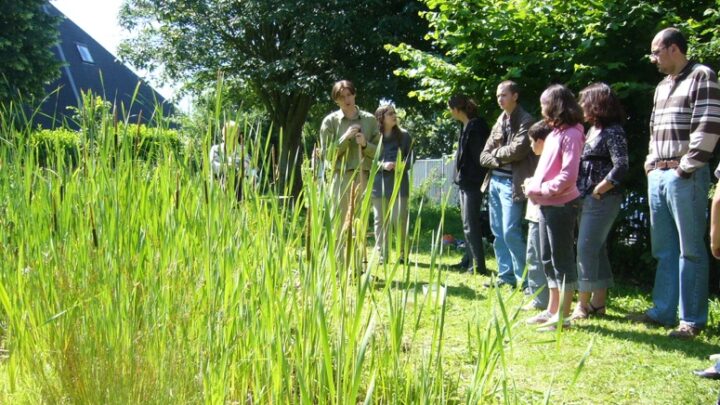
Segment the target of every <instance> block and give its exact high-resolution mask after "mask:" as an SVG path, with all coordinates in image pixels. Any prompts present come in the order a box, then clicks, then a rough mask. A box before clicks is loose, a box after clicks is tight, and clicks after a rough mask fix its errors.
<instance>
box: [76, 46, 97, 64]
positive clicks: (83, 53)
mask: <svg viewBox="0 0 720 405" xmlns="http://www.w3.org/2000/svg"><path fill="white" fill-rule="evenodd" d="M75 46H77V50H78V52H79V53H80V59H82V61H83V62H85V63H95V59H93V57H92V55H91V54H90V49H89V48H88V47H87V45H85V44H77V43H76V44H75Z"/></svg>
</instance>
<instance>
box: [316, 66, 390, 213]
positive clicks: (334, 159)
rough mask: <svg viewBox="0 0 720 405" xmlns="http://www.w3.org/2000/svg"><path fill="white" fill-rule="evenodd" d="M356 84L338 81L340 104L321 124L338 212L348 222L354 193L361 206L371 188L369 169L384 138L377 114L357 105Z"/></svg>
mask: <svg viewBox="0 0 720 405" xmlns="http://www.w3.org/2000/svg"><path fill="white" fill-rule="evenodd" d="M355 93H356V91H355V86H354V85H353V84H352V82H350V81H348V80H341V81H339V82H336V83H335V85H334V86H333V88H332V93H331V95H332V99H333V100H334V101H335V103H336V104H337V105H338V107H340V109H339V110H337V111H335V112H332V113H330V114H328V115H327V116H326V117H325V118H324V119H323V122H322V125H321V126H320V150H321V152H320V153H321V154H322V156H323V158H324V159H325V160H326V161H327V162H328V166H327V167H329V168H330V169H331V170H332V179H331V181H332V192H333V196H334V197H335V199H336V201H337V206H336V211H335V212H336V215H339V216H340V218H342V222H343V223H344V224H345V226H347V224H348V223H349V221H350V220H351V219H352V215H348V209H349V205H350V197H351V195H353V193H354V196H355V203H354V206H355V207H357V206H358V205H359V204H360V201H361V200H362V196H363V194H364V193H365V190H366V188H367V181H368V173H369V170H370V167H371V164H372V159H373V157H374V156H375V150H376V148H377V144H378V142H379V141H380V130H379V128H378V124H377V120H376V119H375V117H374V116H373V115H372V114H370V113H368V112H366V111H362V110H361V109H359V108H358V107H357V105H355Z"/></svg>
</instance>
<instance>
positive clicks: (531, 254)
mask: <svg viewBox="0 0 720 405" xmlns="http://www.w3.org/2000/svg"><path fill="white" fill-rule="evenodd" d="M550 131H552V128H550V126H549V125H548V124H547V123H546V122H545V121H538V122H536V123H535V124H533V125H532V126H531V127H530V129H529V130H528V137H529V138H530V148H531V149H532V151H533V153H534V154H535V155H536V156H540V155H541V154H542V151H543V147H544V145H545V138H546V137H547V136H548V134H549V133H550ZM534 166H537V162H535V164H534ZM534 169H535V167H533V172H534ZM530 179H531V177H528V178H527V179H525V183H524V184H523V189H525V187H527V186H526V184H527V182H528V181H529V180H530ZM525 219H526V220H527V221H528V237H527V253H526V257H527V260H526V261H525V262H526V263H527V281H528V295H530V296H532V297H533V298H532V301H531V302H529V303H528V304H526V305H525V306H523V307H522V309H523V310H525V311H530V310H534V309H545V308H547V306H548V288H547V277H546V276H545V272H544V271H543V268H542V264H541V262H540V228H539V226H540V224H539V222H540V207H539V206H538V205H537V204H535V203H533V202H532V200H528V202H527V209H526V212H525Z"/></svg>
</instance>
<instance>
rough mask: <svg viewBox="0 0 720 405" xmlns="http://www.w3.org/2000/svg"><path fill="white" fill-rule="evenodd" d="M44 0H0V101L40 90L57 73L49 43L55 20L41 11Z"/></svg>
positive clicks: (53, 39)
mask: <svg viewBox="0 0 720 405" xmlns="http://www.w3.org/2000/svg"><path fill="white" fill-rule="evenodd" d="M44 4H45V0H23V1H16V0H1V1H0V10H2V13H0V33H1V34H0V60H2V63H0V103H7V102H8V101H10V100H17V99H20V98H22V99H24V100H27V99H29V98H31V97H33V96H41V95H42V94H43V86H44V85H45V84H47V83H49V82H51V81H52V80H54V79H55V78H57V77H58V76H59V74H60V70H59V69H60V62H58V61H57V60H56V59H55V56H54V55H53V53H52V51H51V46H52V45H54V44H55V43H57V41H58V31H57V25H58V24H59V20H58V19H57V18H55V17H52V16H50V15H48V14H47V13H45V11H44V10H43V5H44Z"/></svg>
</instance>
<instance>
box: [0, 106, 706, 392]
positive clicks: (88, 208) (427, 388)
mask: <svg viewBox="0 0 720 405" xmlns="http://www.w3.org/2000/svg"><path fill="white" fill-rule="evenodd" d="M219 111H220V108H219V107H218V110H217V112H216V113H215V115H214V116H209V117H208V118H207V120H208V122H207V123H206V124H207V125H206V126H207V128H209V129H208V131H207V133H206V134H204V138H203V141H202V142H201V143H199V144H200V145H202V147H201V148H199V149H197V150H194V151H193V152H192V153H182V154H179V153H177V151H175V150H173V149H171V148H168V149H165V150H161V151H159V154H158V155H157V156H155V157H154V159H152V160H143V159H141V158H140V157H139V155H138V153H137V148H138V145H135V144H134V143H133V142H132V141H131V140H130V137H128V136H126V135H127V134H126V133H124V132H123V131H127V130H128V129H127V128H131V127H132V126H123V125H115V118H114V116H113V114H112V113H110V112H106V113H105V114H104V115H103V116H101V117H100V121H99V122H98V123H96V124H93V125H94V128H95V129H94V130H93V131H96V132H94V143H92V144H88V143H87V139H85V142H86V143H85V146H84V147H83V148H82V150H81V153H80V157H79V160H78V161H77V162H76V163H72V164H67V163H66V161H65V160H64V159H63V155H62V154H60V153H59V152H58V154H56V155H55V156H54V157H50V159H49V161H50V165H49V166H47V167H41V166H39V165H38V164H37V157H36V156H35V155H36V151H35V150H34V149H33V148H31V147H30V145H29V143H28V142H27V139H28V131H29V129H28V127H27V126H22V125H21V126H19V128H20V129H15V128H17V127H18V126H17V125H16V126H13V125H10V121H11V120H10V117H9V114H12V111H7V109H6V110H5V111H4V113H3V114H0V328H1V329H0V330H1V333H2V335H1V337H0V348H1V350H0V402H2V403H88V404H97V403H123V404H125V403H159V404H160V403H162V404H166V403H203V402H204V403H243V404H245V403H263V404H264V403H305V404H325V403H338V404H345V403H358V402H363V403H412V404H415V403H427V404H436V403H472V404H474V403H627V404H636V403H648V404H651V403H653V404H654V403H708V402H710V401H712V400H713V399H714V397H715V392H714V390H715V389H716V387H714V386H713V385H712V384H711V383H709V382H707V381H701V380H698V379H696V378H695V377H693V376H692V375H691V374H690V369H692V368H700V367H704V366H706V361H705V360H704V358H705V357H706V356H707V355H708V354H710V353H711V352H713V351H716V348H717V344H718V343H719V342H718V339H717V337H716V336H715V334H714V333H713V332H712V331H711V332H710V333H707V334H705V335H703V336H702V337H701V338H700V339H698V340H696V341H695V342H691V343H688V342H677V341H670V340H668V339H667V337H666V336H665V334H666V333H667V331H665V330H664V329H652V328H646V327H645V326H642V325H634V324H630V323H627V322H625V321H624V320H623V318H622V316H623V315H624V313H626V312H628V311H634V310H640V309H643V308H644V307H646V306H647V304H648V297H647V295H646V294H645V293H643V292H642V291H640V290H637V289H628V288H616V289H614V290H613V291H612V298H611V304H610V306H609V314H610V317H609V318H607V319H601V320H590V321H588V322H586V323H582V324H578V325H576V326H573V328H571V329H570V330H568V331H564V332H562V334H552V333H551V334H542V333H538V332H536V331H535V330H534V328H531V327H528V326H525V325H524V324H523V322H522V321H523V319H524V317H525V316H526V314H524V313H521V312H519V307H520V306H521V305H523V304H524V302H525V301H526V297H525V296H524V295H523V294H522V292H521V291H518V290H508V289H500V290H496V289H488V288H485V287H484V286H483V284H484V283H485V282H487V281H489V279H488V278H487V277H484V276H483V277H480V276H471V275H467V274H460V273H456V272H452V271H449V265H450V264H453V263H455V262H457V261H458V260H459V258H460V252H456V251H448V248H447V247H443V246H442V244H441V243H440V240H441V238H440V236H441V235H442V234H443V233H451V234H454V235H455V236H456V237H461V226H460V219H459V215H458V211H457V208H456V207H452V206H449V205H448V204H447V202H444V203H443V204H439V205H438V204H428V203H427V202H419V203H415V204H414V205H413V210H412V215H411V226H410V232H409V233H408V235H409V238H408V241H407V243H408V244H409V249H408V251H410V252H411V256H410V258H411V260H410V263H408V264H399V263H397V261H396V260H395V259H394V256H392V255H391V257H390V258H388V260H386V264H385V265H378V264H377V257H375V256H374V253H373V250H372V243H373V240H372V237H370V236H369V235H368V231H369V228H368V227H366V226H361V225H360V224H368V223H369V219H370V218H369V216H370V203H369V197H368V196H366V197H365V199H364V200H363V201H362V203H361V204H360V206H359V207H357V208H358V212H359V217H358V218H357V220H356V221H355V223H354V233H351V234H348V233H344V234H343V233H340V231H339V229H340V226H339V225H340V224H339V218H334V217H333V215H332V207H333V205H334V203H335V201H334V199H333V197H332V196H331V195H329V190H330V187H329V185H328V184H326V182H325V181H322V174H321V173H318V172H317V171H316V168H317V165H311V164H310V162H306V163H305V165H304V166H303V169H302V170H301V172H299V173H297V175H299V176H302V178H303V183H304V186H303V189H302V191H301V193H300V195H299V196H297V197H295V198H286V197H285V194H286V193H284V192H279V191H274V190H276V189H275V185H276V184H277V182H276V178H275V177H274V173H276V172H277V171H276V170H275V169H274V167H273V162H272V160H271V159H270V158H266V157H267V156H272V152H271V148H272V147H271V145H270V144H269V143H268V142H267V139H268V137H267V136H266V135H267V134H265V133H259V132H258V130H257V127H256V126H255V125H252V123H247V124H246V125H245V127H246V128H247V129H248V130H247V131H246V145H245V147H247V148H248V150H251V151H252V160H253V166H254V167H257V168H259V169H260V172H261V176H260V178H259V180H258V183H260V184H256V183H252V182H250V183H246V184H245V187H244V196H245V198H244V200H243V201H242V202H240V203H238V202H236V201H235V194H234V192H233V190H232V189H231V187H228V188H225V189H223V188H222V187H221V186H220V184H219V183H218V182H217V181H214V180H212V179H211V176H210V171H209V167H208V164H207V161H206V160H205V159H204V157H205V156H207V152H208V149H209V147H210V144H211V143H212V137H213V135H214V134H213V131H214V130H213V128H215V129H217V128H219V127H220V123H221V122H222V120H223V119H224V118H225V116H224V115H223V114H221V113H220V112H219ZM120 116H122V115H120ZM230 118H237V117H230ZM198 162H199V164H198ZM232 181H233V180H232V179H231V180H230V181H228V184H233V183H232ZM248 181H249V180H248ZM391 239H392V240H393V244H394V246H393V248H392V250H393V251H394V252H397V251H399V249H398V246H397V243H399V241H398V240H397V239H396V238H394V237H393V238H391ZM348 247H349V248H350V249H351V250H350V251H351V252H366V253H365V254H350V255H344V256H343V255H342V249H343V248H348ZM488 251H491V249H490V248H489V247H488ZM338 257H343V258H342V259H340V260H339V259H338ZM365 257H367V259H368V262H367V263H365V262H364V259H365ZM487 264H488V267H489V268H495V267H496V266H495V263H494V262H493V261H492V260H491V259H488V260H487ZM433 286H435V287H433ZM423 287H425V289H427V290H428V291H429V292H428V293H427V294H424V292H423V291H424V288H423ZM443 288H444V291H445V298H444V299H442V298H443V297H442V294H441V293H440V292H441V291H443ZM718 305H719V304H718V303H717V301H713V303H712V306H711V308H712V309H711V318H713V319H716V318H717V316H718V315H717V314H719V313H720V310H719V306H718ZM686 398H691V399H690V400H689V401H684V400H683V399H686Z"/></svg>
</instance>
